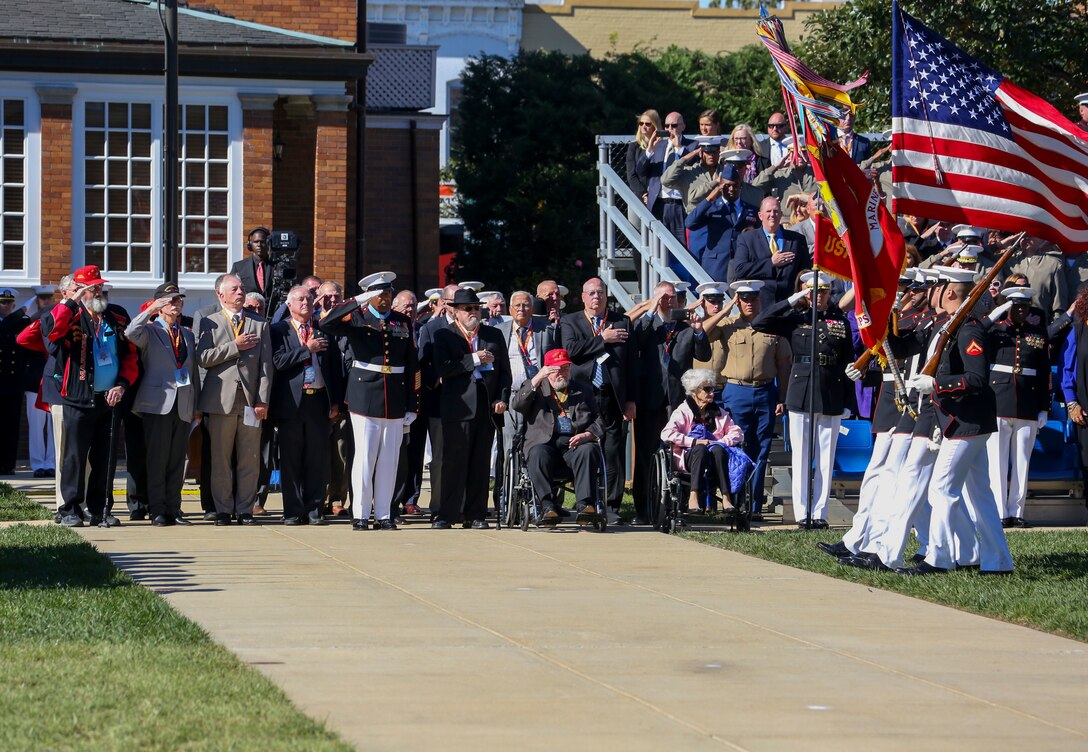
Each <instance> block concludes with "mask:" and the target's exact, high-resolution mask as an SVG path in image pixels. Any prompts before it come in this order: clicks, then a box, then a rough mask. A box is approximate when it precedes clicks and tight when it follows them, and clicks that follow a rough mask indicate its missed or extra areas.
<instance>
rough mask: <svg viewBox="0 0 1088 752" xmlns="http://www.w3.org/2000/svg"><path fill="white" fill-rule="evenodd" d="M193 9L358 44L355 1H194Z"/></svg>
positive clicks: (192, 2) (192, 1) (190, 4)
mask: <svg viewBox="0 0 1088 752" xmlns="http://www.w3.org/2000/svg"><path fill="white" fill-rule="evenodd" d="M189 7H190V8H194V9H200V10H207V9H210V8H215V9H218V10H220V11H222V12H223V13H225V14H227V15H228V16H233V17H234V18H238V19H241V20H243V21H251V22H253V23H261V24H266V25H268V26H278V27H280V28H282V29H291V30H293V31H301V32H305V33H307V34H319V35H321V36H324V37H335V38H336V39H343V40H346V41H349V42H354V41H355V0H190V2H189Z"/></svg>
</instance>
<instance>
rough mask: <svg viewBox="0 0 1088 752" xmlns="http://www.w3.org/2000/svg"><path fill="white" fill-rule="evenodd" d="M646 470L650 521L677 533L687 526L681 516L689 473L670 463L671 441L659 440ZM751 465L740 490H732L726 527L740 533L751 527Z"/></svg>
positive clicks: (671, 455)
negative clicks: (735, 491) (730, 513)
mask: <svg viewBox="0 0 1088 752" xmlns="http://www.w3.org/2000/svg"><path fill="white" fill-rule="evenodd" d="M651 462H652V463H653V465H652V467H651V470H650V483H651V488H650V524H651V525H652V526H653V528H654V530H657V531H660V532H662V533H666V534H669V533H677V532H680V531H681V530H682V529H684V528H685V527H687V526H688V523H687V521H686V520H685V519H684V512H685V511H686V510H687V499H688V496H689V494H690V491H691V474H690V473H689V472H687V471H686V470H680V469H678V468H676V467H675V466H674V461H673V454H672V445H671V444H667V443H664V442H662V444H661V446H660V447H658V450H657V451H656V452H654V455H653V458H652V460H651ZM754 482H755V472H754V468H749V470H748V473H747V475H746V476H745V479H744V482H743V483H742V484H741V487H740V490H739V491H738V492H737V493H735V494H732V497H733V499H732V501H733V507H734V508H735V509H736V511H735V512H734V513H733V515H732V516H731V518H730V521H729V529H730V530H735V531H736V532H740V533H744V532H748V531H749V530H751V529H752V503H751V499H752V488H753V483H754Z"/></svg>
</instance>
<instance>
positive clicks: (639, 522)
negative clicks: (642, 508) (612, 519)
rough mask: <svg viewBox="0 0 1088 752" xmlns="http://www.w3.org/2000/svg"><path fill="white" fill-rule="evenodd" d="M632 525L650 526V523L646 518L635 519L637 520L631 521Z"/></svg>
mask: <svg viewBox="0 0 1088 752" xmlns="http://www.w3.org/2000/svg"><path fill="white" fill-rule="evenodd" d="M631 524H632V525H649V524H650V521H649V520H648V519H646V518H645V517H635V519H633V520H631Z"/></svg>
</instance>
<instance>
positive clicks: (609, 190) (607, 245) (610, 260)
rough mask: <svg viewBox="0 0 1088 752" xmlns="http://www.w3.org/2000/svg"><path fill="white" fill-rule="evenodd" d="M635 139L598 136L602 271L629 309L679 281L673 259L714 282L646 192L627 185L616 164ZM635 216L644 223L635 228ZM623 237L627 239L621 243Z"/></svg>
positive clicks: (701, 278) (610, 288)
mask: <svg viewBox="0 0 1088 752" xmlns="http://www.w3.org/2000/svg"><path fill="white" fill-rule="evenodd" d="M630 142H631V137H630V136H597V151H598V158H597V174H598V184H597V206H598V208H599V210H600V246H599V248H598V267H599V270H600V271H599V272H598V273H599V274H600V277H601V279H602V280H603V281H604V283H605V285H606V286H607V288H608V292H609V294H610V295H611V296H612V297H614V298H615V299H616V301H617V302H618V303H619V304H620V307H621V308H623V309H625V310H626V309H629V308H631V307H632V306H634V305H635V304H636V303H638V302H640V301H642V300H645V299H647V298H648V297H649V296H650V295H651V294H652V292H653V289H654V287H655V286H656V285H657V283H658V282H661V281H662V280H665V281H669V282H675V281H677V276H676V272H674V271H673V270H672V268H670V264H671V263H672V262H673V260H675V261H677V262H679V264H680V265H681V266H682V267H683V268H684V269H686V270H687V272H688V273H689V274H691V276H692V277H693V278H694V279H695V280H696V281H697V282H711V281H712V280H711V279H710V276H709V275H708V274H707V273H706V272H705V271H703V268H702V267H701V266H699V264H698V262H696V261H695V259H693V258H692V257H691V254H690V253H688V251H687V249H686V248H685V247H684V245H683V243H681V242H680V241H678V240H677V239H676V238H675V237H673V235H672V233H671V232H669V230H668V228H666V227H665V225H664V224H662V223H661V221H660V220H657V219H654V216H653V215H652V214H651V213H650V210H649V209H647V208H646V206H645V205H644V204H643V203H642V199H641V197H639V196H636V195H635V194H634V193H633V192H632V191H631V189H630V188H629V187H628V186H627V181H626V179H625V177H624V176H621V175H620V174H619V173H618V172H616V170H615V168H613V166H612V165H613V163H614V161H615V158H616V155H617V154H619V155H620V156H622V155H623V153H624V152H625V150H626V148H627V144H628V143H630ZM631 217H634V218H637V220H638V224H639V225H640V226H638V227H636V226H635V224H634V223H633V222H632V221H631ZM622 239H626V241H627V242H626V243H622V244H621V245H617V241H621V240H622ZM625 272H626V273H627V274H626V275H625V274H624V273H625ZM632 272H633V274H631V273H632ZM621 276H629V277H631V278H630V279H621V278H620V277H621Z"/></svg>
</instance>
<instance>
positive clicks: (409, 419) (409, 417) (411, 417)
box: [404, 411, 416, 428]
mask: <svg viewBox="0 0 1088 752" xmlns="http://www.w3.org/2000/svg"><path fill="white" fill-rule="evenodd" d="M415 419H416V414H415V413H413V412H411V411H409V412H406V413H405V414H404V427H405V428H407V427H408V426H410V425H412V423H413V422H415Z"/></svg>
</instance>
